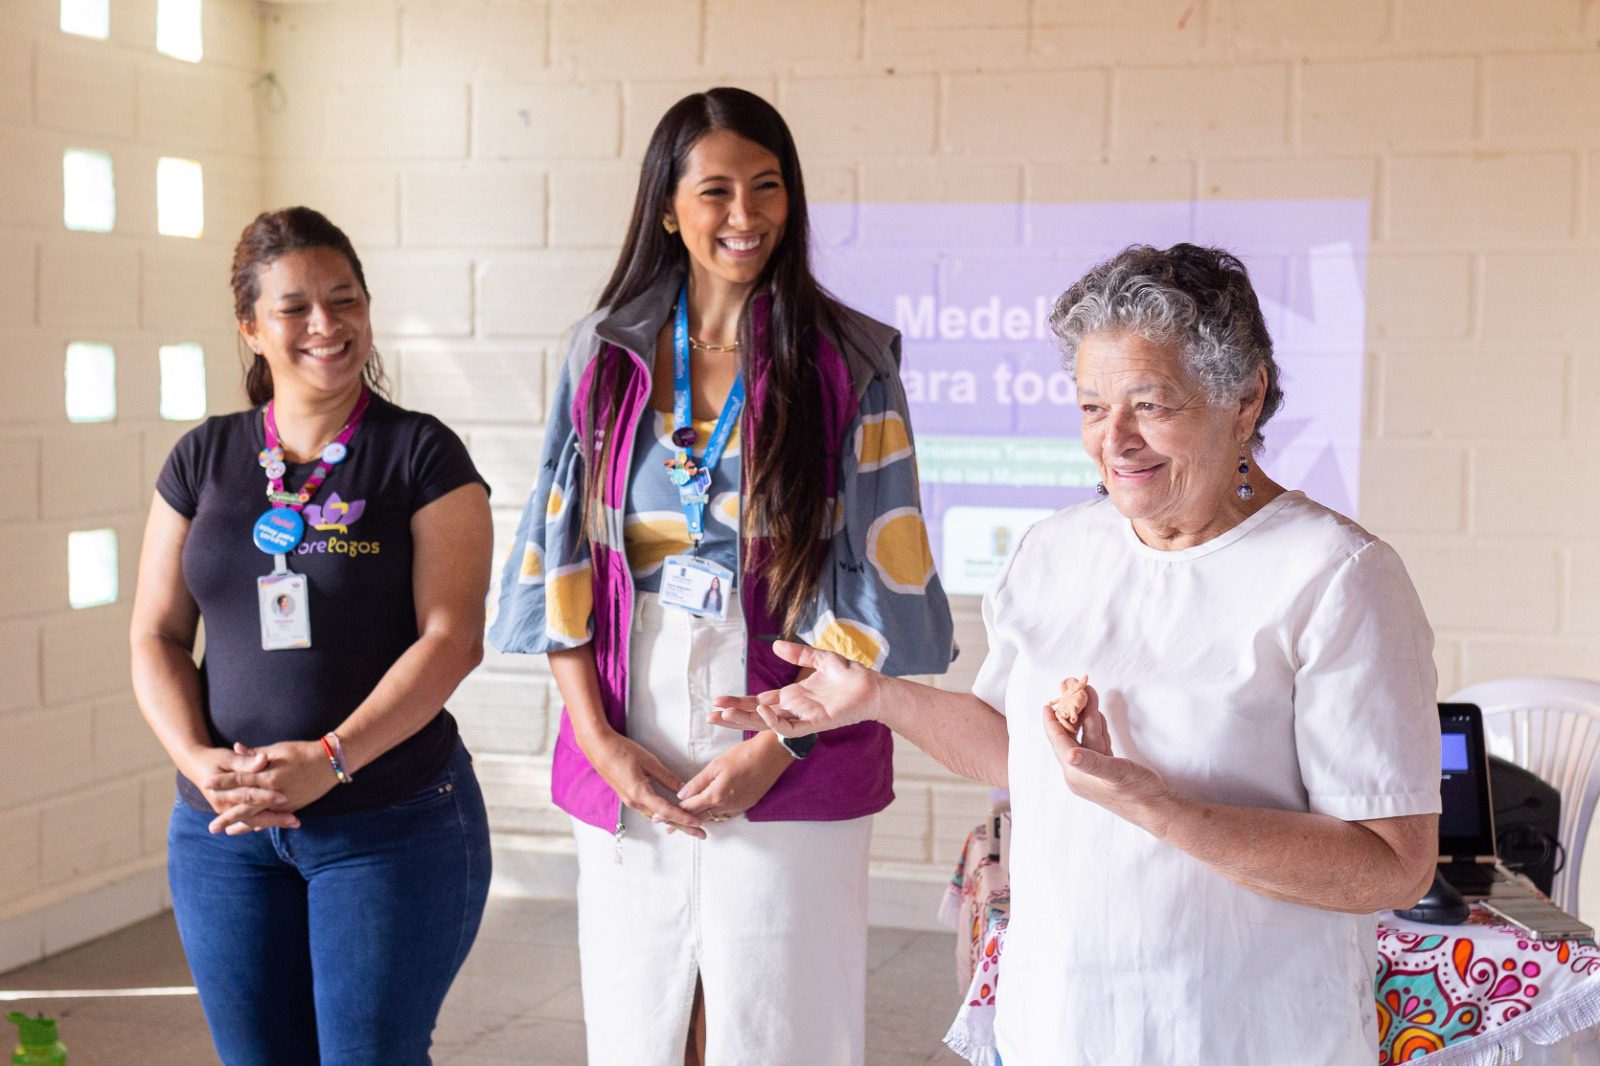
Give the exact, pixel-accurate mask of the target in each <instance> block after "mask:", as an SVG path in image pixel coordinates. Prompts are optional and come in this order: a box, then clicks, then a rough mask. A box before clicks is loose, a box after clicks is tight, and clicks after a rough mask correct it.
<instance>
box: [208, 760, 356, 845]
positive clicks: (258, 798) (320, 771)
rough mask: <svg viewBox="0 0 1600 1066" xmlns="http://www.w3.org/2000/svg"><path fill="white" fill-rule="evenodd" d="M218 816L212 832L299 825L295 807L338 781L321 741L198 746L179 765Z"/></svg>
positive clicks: (231, 834) (294, 826)
mask: <svg viewBox="0 0 1600 1066" xmlns="http://www.w3.org/2000/svg"><path fill="white" fill-rule="evenodd" d="M179 769H180V770H181V771H182V772H183V775H184V776H185V777H187V778H188V779H189V780H190V781H192V782H193V783H194V784H195V786H196V787H197V788H199V789H200V791H201V793H202V794H204V796H205V798H206V800H207V802H209V803H210V804H211V809H212V810H214V811H216V812H217V816H216V817H215V818H213V819H212V820H211V825H210V829H211V831H212V832H213V833H226V834H228V835H229V836H238V835H240V834H243V833H249V832H252V831H255V830H261V829H298V828H299V827H300V819H299V818H297V817H295V814H294V812H295V811H297V810H299V809H300V808H302V807H304V806H306V805H307V804H309V803H312V802H314V801H316V800H318V799H321V798H322V797H323V796H324V795H326V794H327V793H328V792H330V791H331V790H332V789H333V787H334V785H336V784H338V778H336V777H334V775H333V771H332V768H331V767H330V766H329V764H328V758H327V756H326V755H325V754H324V753H323V751H322V745H321V744H319V743H318V742H317V741H315V740H310V741H283V742H280V743H277V744H268V745H266V746H265V747H260V748H251V747H248V746H247V745H244V744H235V745H234V746H233V747H232V748H231V749H230V748H197V749H195V750H194V752H193V753H192V754H191V755H190V756H189V758H188V759H186V760H185V763H184V765H183V766H181V767H180V768H179Z"/></svg>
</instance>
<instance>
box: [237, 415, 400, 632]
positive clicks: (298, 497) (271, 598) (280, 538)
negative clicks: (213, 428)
mask: <svg viewBox="0 0 1600 1066" xmlns="http://www.w3.org/2000/svg"><path fill="white" fill-rule="evenodd" d="M371 401H372V392H371V390H370V389H368V388H367V387H366V386H362V388H361V397H360V398H359V399H357V400H356V406H355V409H354V410H352V411H351V412H350V417H349V418H347V419H345V423H344V428H342V429H340V430H339V435H338V436H336V437H334V439H333V443H332V444H329V445H328V446H327V447H326V448H324V449H322V455H321V456H320V457H319V458H318V461H317V467H316V469H315V470H313V471H312V472H311V476H310V477H308V478H306V482H305V484H304V485H302V486H300V491H299V492H288V491H286V490H285V489H284V484H283V476H284V474H286V473H287V472H288V469H289V467H288V464H287V463H285V462H284V458H283V445H282V443H281V442H280V440H279V439H278V423H277V419H276V418H274V416H273V404H272V402H270V401H269V402H268V403H267V407H266V410H265V411H264V412H262V416H261V419H262V425H263V428H264V431H265V432H264V436H265V438H266V445H267V446H266V447H265V448H262V449H261V453H260V455H259V456H258V457H257V458H258V459H259V460H260V462H261V467H262V469H263V470H264V471H265V472H266V475H267V499H268V501H270V503H271V504H272V506H270V507H268V508H267V510H266V511H264V512H263V513H262V515H261V517H260V518H258V519H256V524H255V528H254V529H253V530H252V531H251V540H252V541H254V543H255V546H256V547H257V548H259V549H261V550H262V551H263V552H266V553H267V554H268V555H270V556H272V573H270V574H267V575H265V576H263V577H258V578H256V601H257V609H258V612H259V614H260V616H261V648H262V650H263V651H282V650H284V649H287V648H309V647H311V588H310V584H309V582H308V581H307V580H306V575H304V574H296V573H294V572H293V571H291V570H290V569H289V553H290V552H292V551H294V550H295V548H297V547H299V545H300V542H301V541H302V540H304V539H305V535H306V520H305V517H304V516H303V515H302V514H301V513H300V512H301V511H302V510H303V509H304V508H305V505H306V504H308V503H310V502H311V500H312V498H313V497H314V496H316V494H317V490H318V489H320V488H321V487H322V483H323V482H324V481H326V480H328V475H329V474H330V473H331V472H332V471H333V468H334V467H336V466H338V465H339V464H340V463H342V462H344V461H345V458H346V457H347V456H348V455H349V454H350V438H351V437H354V436H355V435H356V427H358V426H359V425H361V418H362V416H363V415H365V414H366V413H367V405H368V404H369V403H370V402H371Z"/></svg>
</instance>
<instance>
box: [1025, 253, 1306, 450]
mask: <svg viewBox="0 0 1600 1066" xmlns="http://www.w3.org/2000/svg"><path fill="white" fill-rule="evenodd" d="M1050 328H1051V330H1052V331H1054V333H1055V335H1056V337H1057V338H1059V339H1060V341H1061V354H1062V361H1063V363H1064V364H1065V366H1066V369H1067V373H1069V374H1071V375H1072V379H1073V381H1077V379H1078V345H1080V344H1081V343H1082V342H1083V339H1084V338H1085V337H1087V336H1089V335H1090V334H1091V333H1102V332H1130V333H1134V334H1137V335H1138V336H1141V337H1144V338H1145V339H1147V340H1151V341H1156V342H1160V343H1170V344H1174V345H1176V346H1177V348H1178V357H1179V359H1180V360H1182V362H1183V365H1184V367H1185V368H1186V369H1187V370H1188V371H1189V373H1191V374H1193V375H1194V377H1195V380H1197V381H1199V382H1200V386H1201V388H1203V389H1204V390H1205V393H1206V398H1207V399H1208V400H1209V401H1210V402H1211V403H1213V404H1223V403H1229V402H1232V401H1235V400H1238V399H1239V398H1240V397H1241V396H1243V395H1245V393H1246V392H1247V391H1249V389H1250V388H1251V387H1252V385H1253V384H1254V382H1255V376H1256V370H1257V369H1259V368H1261V367H1266V370H1267V391H1266V395H1265V396H1264V397H1263V398H1262V402H1261V413H1260V414H1259V415H1258V416H1257V417H1256V424H1255V432H1254V433H1253V434H1252V436H1251V438H1250V446H1251V448H1252V449H1256V448H1260V447H1261V443H1262V439H1263V438H1262V436H1261V427H1262V426H1264V425H1266V424H1267V420H1268V419H1270V418H1271V417H1272V416H1273V415H1275V414H1277V413H1278V409H1279V408H1281V407H1282V406H1283V390H1282V389H1281V388H1280V387H1279V385H1278V364H1277V361H1276V360H1274V359H1273V358H1272V338H1271V336H1269V335H1268V334H1267V323H1266V320H1265V319H1264V318H1263V317H1262V315H1261V303H1260V301H1258V300H1257V299H1256V293H1255V289H1254V288H1253V287H1252V286H1251V284H1250V274H1249V272H1248V271H1246V270H1245V268H1244V264H1243V263H1241V262H1240V261H1239V260H1238V258H1237V257H1235V256H1234V255H1232V254H1231V253H1229V252H1226V251H1223V250H1222V249H1221V248H1204V247H1200V246H1198V245H1193V244H1175V245H1173V246H1172V247H1171V248H1168V249H1166V250H1165V251H1162V250H1161V249H1158V248H1152V247H1150V246H1149V245H1147V244H1135V245H1132V246H1130V247H1128V248H1125V249H1123V250H1122V251H1121V252H1119V253H1117V254H1116V255H1115V256H1113V257H1112V258H1110V259H1108V260H1106V261H1105V262H1103V263H1101V264H1099V265H1098V266H1095V267H1093V268H1092V269H1090V271H1089V272H1088V273H1087V274H1085V275H1084V276H1083V277H1082V278H1080V279H1079V280H1078V282H1077V284H1075V285H1073V286H1072V288H1070V289H1068V290H1067V291H1066V292H1065V293H1063V294H1062V296H1061V299H1059V300H1057V301H1056V306H1055V310H1054V311H1052V312H1051V314H1050Z"/></svg>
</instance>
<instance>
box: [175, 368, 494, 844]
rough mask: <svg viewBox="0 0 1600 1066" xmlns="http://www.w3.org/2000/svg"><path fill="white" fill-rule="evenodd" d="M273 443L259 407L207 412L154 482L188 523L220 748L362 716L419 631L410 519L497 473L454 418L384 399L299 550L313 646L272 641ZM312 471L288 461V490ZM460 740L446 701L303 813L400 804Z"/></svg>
mask: <svg viewBox="0 0 1600 1066" xmlns="http://www.w3.org/2000/svg"><path fill="white" fill-rule="evenodd" d="M263 446H264V441H263V433H262V424H261V410H260V409H259V408H257V409H255V410H251V411H242V412H240V413H238V414H231V415H221V416H218V417H216V418H210V419H207V420H206V421H205V422H204V423H203V424H201V425H199V426H196V427H195V428H194V429H192V430H190V431H189V432H188V433H187V434H185V435H184V437H183V439H181V440H180V441H178V444H177V447H175V448H173V450H172V454H171V455H170V456H169V457H168V458H167V464H166V466H165V467H164V468H163V469H162V471H161V477H160V478H159V480H158V481H157V482H156V491H158V492H160V493H161V498H162V499H164V500H166V501H167V503H169V504H171V505H172V507H173V508H174V509H175V510H176V511H177V512H178V513H179V514H181V515H183V516H184V517H186V518H188V519H190V520H191V521H190V526H189V536H188V540H187V541H186V542H185V544H184V548H183V576H184V581H185V583H186V584H187V585H188V587H189V593H190V595H192V596H193V597H194V600H195V603H197V604H198V605H199V607H200V614H201V617H202V618H203V619H204V621H205V658H204V661H203V662H202V663H201V666H200V684H201V700H202V706H203V708H204V713H205V719H206V726H207V728H208V729H209V730H210V732H211V740H212V743H214V744H216V745H217V746H219V747H228V746H231V745H232V744H233V743H234V742H235V741H243V742H244V743H246V744H249V745H251V746H259V745H264V744H272V743H276V742H279V741H285V740H315V739H317V738H318V737H321V736H322V735H323V734H325V733H327V732H328V731H330V730H332V729H335V728H337V727H338V725H339V723H341V722H343V721H344V720H345V719H346V718H347V717H349V715H350V713H351V712H352V711H353V710H355V708H356V706H357V705H358V704H360V703H361V701H362V700H364V699H366V697H367V696H368V694H370V693H371V692H372V690H373V689H374V688H375V687H376V686H377V684H378V681H379V679H380V678H382V677H383V675H384V673H385V672H386V671H387V670H388V669H389V667H390V666H392V665H394V662H395V660H397V659H399V658H400V656H401V655H403V654H404V653H405V651H406V649H408V648H409V647H410V646H411V645H412V644H413V643H415V642H416V640H417V637H418V631H417V615H416V608H415V604H414V603H413V600H412V584H411V567H412V562H413V559H412V555H413V544H412V539H411V516H412V515H413V514H415V513H416V512H417V511H418V510H420V509H421V508H422V507H424V506H426V505H427V504H428V503H431V502H432V501H433V500H436V499H438V498H439V497H441V496H443V495H444V494H445V493H447V492H450V491H451V490H452V489H456V488H460V487H461V486H462V485H466V484H469V483H472V482H476V483H478V484H484V481H483V478H482V477H480V476H479V474H478V471H477V469H476V468H475V467H474V466H473V464H472V459H471V457H470V456H468V454H467V449H466V447H465V446H464V445H463V444H462V443H461V439H460V438H459V437H457V436H456V435H455V434H454V433H452V432H451V431H450V429H449V428H448V427H446V426H445V424H444V423H442V422H440V421H439V420H438V419H437V418H434V417H433V416H432V415H425V414H417V413H415V412H412V411H407V410H405V409H403V408H400V407H397V406H395V405H394V404H392V403H389V402H387V401H385V400H382V399H380V398H378V397H376V396H374V397H373V398H372V403H371V405H370V406H369V407H368V408H367V413H366V416H365V417H364V418H363V419H362V422H361V425H360V427H359V428H358V429H357V430H356V434H355V436H354V438H352V439H351V441H350V450H349V455H348V457H347V458H346V459H345V461H344V462H342V463H340V464H339V465H338V466H335V467H333V468H332V470H331V472H330V473H329V474H328V478H327V480H326V481H325V482H323V484H322V487H321V488H320V489H319V490H318V491H317V494H316V496H314V497H313V498H312V500H311V502H310V504H309V505H308V506H307V507H306V508H305V511H304V515H305V518H306V535H305V539H304V540H303V541H302V542H301V544H300V546H299V547H298V548H296V549H295V551H293V552H292V553H290V554H289V557H288V561H289V569H290V570H293V571H295V572H296V573H300V574H304V575H306V579H307V581H308V582H309V584H310V589H309V593H310V595H309V600H310V611H311V647H309V648H303V649H292V650H285V651H263V650H262V648H261V623H260V616H259V612H258V601H257V594H256V579H257V578H258V577H261V576H262V575H264V574H267V573H270V572H271V571H272V557H271V556H270V555H267V554H265V553H264V552H262V551H261V550H260V549H259V548H257V547H256V546H255V543H254V541H253V540H252V539H251V531H252V529H253V528H254V526H255V521H256V519H257V518H258V517H260V515H261V513H262V512H263V511H265V510H266V509H267V508H268V507H269V506H270V504H269V501H268V500H267V498H266V488H267V478H266V473H265V472H264V471H263V470H262V468H261V464H260V461H259V459H258V456H259V454H260V452H261V449H262V447H263ZM313 469H315V464H314V463H291V464H289V470H288V473H287V474H286V475H285V477H284V485H285V488H287V489H288V490H289V491H295V490H297V489H299V487H300V486H301V485H302V484H303V483H304V482H305V480H306V479H307V478H308V477H310V476H311V472H312V470H313ZM485 488H487V485H485ZM456 737H457V731H456V723H455V719H454V718H452V717H451V716H450V714H449V712H447V711H445V710H444V709H442V708H441V709H440V711H439V713H438V714H437V715H436V716H435V717H434V718H433V719H432V720H431V721H430V722H429V723H428V724H427V725H425V726H423V727H422V729H421V730H419V731H418V732H417V733H416V734H415V735H414V736H412V737H410V738H408V739H407V740H405V741H403V742H402V743H400V744H399V745H397V746H396V747H394V748H393V749H391V750H390V751H388V752H386V753H384V754H383V755H382V756H380V757H379V758H378V759H376V760H374V761H373V762H372V763H371V764H369V765H367V766H364V767H362V769H361V772H360V773H359V774H357V775H356V778H355V781H354V783H352V784H350V785H345V786H340V787H337V788H335V789H334V790H333V791H331V792H329V793H328V794H327V795H326V796H325V797H323V798H322V799H320V800H318V801H316V802H315V803H313V804H311V805H309V806H307V807H306V808H305V809H304V811H303V812H302V813H305V814H333V813H337V812H341V811H351V810H364V809H371V808H374V807H382V806H386V805H388V804H390V803H394V802H396V801H397V800H400V799H403V798H405V797H406V796H407V795H409V794H410V793H411V792H413V791H415V790H416V789H417V788H419V787H421V786H422V785H423V784H425V783H426V782H427V781H428V779H429V778H431V777H432V776H433V775H435V774H437V773H438V772H439V770H440V769H441V768H443V766H444V764H445V761H446V760H447V759H448V758H449V757H450V753H451V751H452V750H453V749H454V747H455V744H456ZM329 773H330V774H331V773H332V770H331V768H330V770H329ZM178 788H179V791H180V792H181V793H182V795H183V797H184V799H185V800H186V801H187V802H188V803H189V804H190V806H192V807H194V808H195V809H197V810H201V811H209V810H210V809H211V806H210V804H208V803H207V802H206V801H205V798H204V796H202V795H201V793H200V791H199V790H198V789H196V788H195V787H194V786H193V785H192V784H191V783H190V782H189V781H188V780H186V779H185V778H184V777H183V776H182V775H181V774H180V775H179V776H178Z"/></svg>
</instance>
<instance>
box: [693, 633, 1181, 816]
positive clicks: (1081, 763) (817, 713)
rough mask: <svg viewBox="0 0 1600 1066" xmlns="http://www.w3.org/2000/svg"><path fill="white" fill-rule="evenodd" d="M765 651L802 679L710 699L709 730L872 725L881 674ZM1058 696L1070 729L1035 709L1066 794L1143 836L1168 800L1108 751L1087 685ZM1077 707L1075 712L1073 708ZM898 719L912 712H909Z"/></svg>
mask: <svg viewBox="0 0 1600 1066" xmlns="http://www.w3.org/2000/svg"><path fill="white" fill-rule="evenodd" d="M772 647H773V651H774V652H776V653H777V655H778V657H779V658H781V659H783V660H784V661H786V662H790V663H794V664H795V665H797V666H800V667H802V668H809V669H810V670H811V673H810V675H809V676H806V677H803V678H802V679H801V680H799V681H796V682H795V683H793V684H790V685H785V686H784V687H783V688H779V689H771V690H769V691H766V692H762V693H758V694H756V695H754V696H718V697H717V698H716V699H715V700H714V701H713V702H714V703H715V705H716V707H717V710H716V711H715V712H713V713H712V715H711V717H710V720H711V721H712V722H713V723H715V724H717V725H721V726H726V727H728V728H730V729H763V728H765V729H771V730H772V731H773V732H775V733H777V734H778V735H780V736H784V737H799V736H805V735H807V734H809V733H817V732H821V731H823V730H827V729H837V728H839V727H840V726H846V725H853V724H855V723H856V722H864V721H875V720H877V719H878V718H879V717H880V716H881V715H882V712H883V708H884V697H885V692H884V688H885V684H886V679H885V678H884V676H883V675H882V674H879V673H878V672H877V671H875V670H871V669H869V668H867V667H865V666H862V665H861V664H860V663H856V662H852V661H851V660H849V659H846V658H845V657H844V656H842V655H837V654H835V653H833V652H829V651H821V650H819V649H817V648H812V647H810V646H808V645H805V644H796V643H793V642H791V641H786V640H780V641H777V642H775V643H774V644H773V646H772ZM1063 696H1065V697H1067V698H1069V699H1071V697H1073V696H1080V697H1085V698H1082V699H1076V700H1072V703H1073V706H1072V710H1073V711H1074V712H1075V714H1076V722H1075V726H1076V728H1068V726H1067V725H1065V724H1063V722H1062V721H1061V720H1058V718H1057V716H1056V708H1055V706H1054V704H1053V702H1052V703H1046V704H1045V705H1044V708H1043V715H1044V731H1045V739H1046V740H1048V741H1049V743H1050V748H1051V751H1052V753H1053V754H1054V755H1055V758H1056V761H1057V762H1058V763H1060V765H1061V774H1062V778H1063V779H1064V780H1065V782H1066V785H1067V787H1068V788H1069V789H1071V790H1072V792H1073V793H1074V794H1075V795H1077V796H1081V797H1082V798H1084V799H1086V800H1089V801H1090V802H1092V803H1096V804H1099V805H1100V806H1101V807H1104V808H1106V809H1107V810H1109V811H1111V812H1112V813H1114V814H1117V815H1119V816H1121V817H1122V818H1125V819H1127V820H1128V821H1130V822H1133V823H1134V824H1136V825H1141V826H1144V827H1145V828H1147V829H1149V828H1151V827H1152V825H1153V824H1154V823H1155V821H1156V820H1157V819H1158V818H1159V814H1160V811H1161V810H1162V808H1163V806H1164V804H1165V803H1166V802H1167V801H1168V800H1170V799H1171V796H1172V794H1171V790H1170V789H1169V788H1168V786H1167V783H1166V781H1165V780H1164V779H1163V778H1162V777H1161V775H1160V774H1158V773H1156V772H1155V771H1154V770H1152V769H1150V768H1149V767H1147V766H1144V765H1143V764H1141V763H1138V762H1135V761H1134V760H1132V759H1126V758H1121V757H1119V756H1118V755H1117V754H1116V753H1115V752H1114V751H1113V750H1112V748H1111V733H1110V730H1109V728H1108V727H1107V723H1106V719H1105V716H1104V715H1103V714H1102V713H1101V712H1100V696H1099V693H1098V692H1096V691H1095V689H1094V687H1093V686H1092V685H1089V684H1088V683H1087V679H1085V681H1083V682H1079V683H1073V684H1072V685H1071V686H1070V691H1069V686H1068V685H1067V684H1066V683H1064V684H1063ZM1079 703H1081V704H1082V705H1081V706H1077V704H1079ZM906 713H908V714H914V713H916V712H915V710H914V709H909V710H907V712H906ZM1064 717H1065V716H1064Z"/></svg>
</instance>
